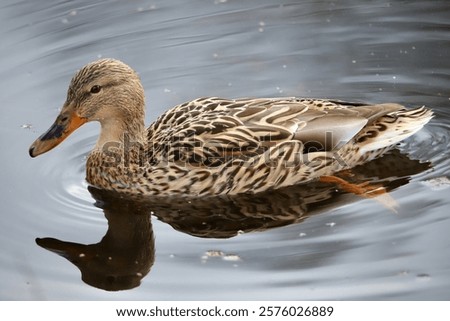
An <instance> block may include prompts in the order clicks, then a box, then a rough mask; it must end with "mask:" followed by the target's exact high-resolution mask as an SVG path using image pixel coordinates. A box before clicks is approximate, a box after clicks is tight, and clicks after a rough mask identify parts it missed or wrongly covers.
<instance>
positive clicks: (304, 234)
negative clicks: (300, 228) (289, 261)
mask: <svg viewBox="0 0 450 321" xmlns="http://www.w3.org/2000/svg"><path fill="white" fill-rule="evenodd" d="M298 236H300V237H305V236H306V233H303V232H302V233H300V234H299V235H298Z"/></svg>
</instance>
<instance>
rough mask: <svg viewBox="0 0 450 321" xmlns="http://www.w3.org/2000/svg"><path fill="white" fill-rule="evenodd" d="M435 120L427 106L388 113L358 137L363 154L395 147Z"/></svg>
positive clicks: (362, 131)
mask: <svg viewBox="0 0 450 321" xmlns="http://www.w3.org/2000/svg"><path fill="white" fill-rule="evenodd" d="M431 118H433V112H432V111H431V110H430V109H428V108H425V106H422V107H419V108H414V109H402V110H398V111H394V112H391V113H388V114H386V115H384V116H382V117H380V118H378V119H377V120H375V121H374V122H373V123H372V124H371V125H369V126H367V127H365V128H364V129H363V130H361V132H360V133H358V135H357V136H356V143H357V144H358V145H359V147H360V152H361V153H362V154H364V153H366V152H370V151H375V150H379V149H383V148H388V147H390V146H393V145H395V144H397V143H399V142H400V141H402V140H404V139H406V138H408V137H409V136H411V135H413V134H415V133H416V132H418V131H419V130H420V129H421V128H422V127H423V126H424V125H425V124H426V123H428V122H429V121H430V119H431Z"/></svg>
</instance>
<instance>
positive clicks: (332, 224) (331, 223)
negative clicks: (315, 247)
mask: <svg viewBox="0 0 450 321" xmlns="http://www.w3.org/2000/svg"><path fill="white" fill-rule="evenodd" d="M325 225H326V226H329V227H333V226H335V225H336V223H335V222H330V223H326V224H325Z"/></svg>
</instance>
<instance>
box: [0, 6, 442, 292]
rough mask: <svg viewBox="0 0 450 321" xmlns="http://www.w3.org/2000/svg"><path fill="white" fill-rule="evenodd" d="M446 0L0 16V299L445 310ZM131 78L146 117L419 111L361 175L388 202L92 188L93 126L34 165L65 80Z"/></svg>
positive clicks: (30, 10)
mask: <svg viewBox="0 0 450 321" xmlns="http://www.w3.org/2000/svg"><path fill="white" fill-rule="evenodd" d="M449 17H450V3H449V2H448V1H350V0H345V1H268V0H266V1H261V0H258V1H257V0H251V1H233V0H228V1H227V0H202V1H200V0H192V1H181V0H174V1H162V0H161V1H138V0H135V1H106V0H104V1H87V0H86V1H49V0H44V1H39V2H38V1H12V0H5V1H3V2H2V4H1V7H0V25H1V27H2V28H1V29H0V34H1V39H2V49H1V51H0V57H1V59H0V75H1V83H2V86H1V90H0V101H1V102H2V106H1V118H0V143H1V146H2V149H1V156H2V157H1V160H0V161H1V165H2V166H1V183H2V184H1V186H0V200H1V213H0V219H1V224H0V244H1V247H2V251H1V252H0V279H1V282H2V286H1V287H0V299H3V300H286V299H289V300H368V299H370V300H449V299H450V290H449V288H450V254H449V248H450V233H449V230H450V198H449V195H450V194H449V193H450V180H449V169H450V160H449V159H450V151H449V147H450V138H449V134H450V76H449V75H450V59H449V58H450V25H449V23H450V20H449ZM99 57H114V58H118V59H121V60H123V61H125V62H126V63H128V64H130V65H131V66H132V67H133V68H134V69H136V70H137V71H138V72H139V74H140V76H141V79H142V81H143V84H144V87H145V88H146V96H147V116H146V117H147V119H146V120H147V123H150V122H151V121H153V120H155V119H156V117H157V116H158V115H159V114H161V113H162V112H164V111H165V110H167V109H168V108H170V107H172V106H174V105H176V104H179V103H182V102H184V101H186V100H191V99H194V98H197V97H200V96H221V97H228V98H238V97H271V96H277V97H282V96H306V97H327V98H338V99H343V100H351V101H367V102H372V103H379V102H388V101H389V102H398V103H402V104H405V105H407V106H411V107H412V106H421V105H426V106H428V107H430V108H432V109H433V110H434V112H435V117H434V119H433V120H432V121H431V122H430V123H429V124H428V125H427V126H426V127H425V128H424V129H423V130H422V131H421V132H419V133H418V134H417V135H415V136H414V137H412V138H410V139H408V140H407V141H405V142H404V143H403V144H401V145H400V146H399V152H395V153H393V154H392V155H390V156H389V157H388V158H385V159H380V160H379V161H377V162H375V163H372V164H368V165H367V166H365V167H362V168H359V169H358V171H359V173H360V175H361V177H366V178H371V177H377V179H378V181H381V182H382V183H383V184H386V186H388V187H389V190H390V194H389V199H388V198H385V199H383V200H377V199H367V198H361V197H358V196H355V195H352V194H346V193H343V192H340V191H337V190H336V189H335V188H330V187H326V186H323V185H318V184H317V185H310V186H308V187H306V188H305V187H296V188H289V189H286V190H282V191H278V192H276V193H271V194H270V195H268V194H266V195H264V194H263V195H258V196H255V197H248V196H246V197H238V198H233V199H227V198H209V199H203V200H186V199H177V200H170V201H168V200H162V199H159V200H158V199H152V200H151V201H149V202H147V203H145V204H141V203H140V202H135V201H131V200H124V199H117V198H115V196H112V195H108V194H107V193H104V192H102V191H98V190H95V189H92V188H89V187H88V185H87V183H86V182H85V180H84V177H85V176H84V171H85V161H86V155H87V153H88V152H89V150H90V149H91V148H92V146H93V145H94V143H95V141H96V138H97V135H98V132H99V126H98V125H97V124H87V125H85V126H83V128H81V129H79V130H78V131H77V132H76V133H75V134H73V135H71V136H70V137H69V138H68V139H67V140H66V141H65V142H64V143H63V144H62V145H61V146H59V147H58V148H56V149H55V150H53V151H51V152H49V153H47V154H45V155H43V156H41V157H39V158H37V159H31V158H30V157H29V156H28V147H29V145H30V144H31V143H32V142H33V141H34V140H35V138H36V137H37V136H39V135H40V134H41V133H42V132H44V130H46V129H47V128H48V127H49V125H50V124H51V123H52V121H53V120H54V118H55V116H56V114H57V113H58V110H59V108H60V107H61V106H62V103H63V102H64V99H65V94H66V90H67V86H68V83H69V81H70V78H71V77H72V75H73V73H74V72H75V71H76V70H77V69H79V68H80V67H81V66H82V65H84V64H86V63H87V62H90V61H92V60H95V59H97V58H99Z"/></svg>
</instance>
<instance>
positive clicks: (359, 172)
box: [36, 150, 430, 291]
mask: <svg viewBox="0 0 450 321" xmlns="http://www.w3.org/2000/svg"><path fill="white" fill-rule="evenodd" d="M429 168H430V163H422V162H420V161H417V160H411V159H410V158H409V157H408V156H407V155H404V154H401V153H400V152H398V151H397V150H394V151H392V152H390V153H389V154H387V155H385V156H384V157H382V158H379V159H376V160H373V161H371V162H369V163H366V164H364V165H361V166H358V167H355V168H353V169H352V170H351V172H348V171H347V172H344V173H339V174H338V177H341V178H343V179H345V180H346V181H348V182H350V183H352V184H361V183H364V182H369V183H370V184H376V186H383V188H384V189H385V190H386V191H390V190H392V189H394V188H397V187H399V186H401V185H404V184H406V183H408V182H409V180H410V177H411V175H414V174H418V173H420V172H423V171H425V170H427V169H429ZM89 191H90V193H91V194H92V196H93V197H94V199H95V200H96V203H95V205H96V206H98V207H100V208H102V209H103V211H104V214H105V217H106V219H107V220H108V230H107V232H106V234H105V236H104V237H103V238H102V239H101V241H100V242H99V243H96V244H88V245H85V244H78V243H72V242H66V241H61V240H57V239H54V238H38V239H36V242H37V244H38V245H39V246H41V247H43V248H45V249H47V250H50V251H52V252H55V253H57V254H59V255H61V256H63V257H65V258H66V259H68V260H69V261H70V262H72V263H73V264H74V265H75V266H77V267H78V268H79V269H80V271H81V275H82V280H83V281H84V282H85V283H87V284H89V285H91V286H94V287H97V288H101V289H104V290H108V291H117V290H125V289H131V288H134V287H137V286H139V285H140V282H141V279H142V278H143V277H145V276H146V275H147V274H148V273H149V271H150V269H151V267H152V265H153V263H154V260H155V240H154V235H153V229H152V224H151V216H152V215H151V214H153V216H155V217H157V218H158V219H159V220H160V221H163V222H165V223H168V224H170V225H171V226H172V227H173V228H174V229H176V230H178V231H181V232H183V233H187V234H190V235H193V236H196V237H203V238H229V237H233V236H235V235H237V234H239V233H242V232H251V231H262V230H267V229H271V228H275V227H280V226H285V225H288V224H293V223H299V222H301V221H303V220H304V219H305V218H307V217H309V216H311V215H313V214H314V213H319V212H323V211H324V210H325V209H327V208H333V207H336V206H339V205H342V204H343V203H347V202H351V201H352V200H355V199H358V197H357V196H354V195H350V194H348V193H344V192H342V191H341V190H339V188H337V186H336V185H334V184H329V183H321V182H315V183H311V184H307V185H298V186H291V187H288V188H283V189H278V190H274V191H267V192H264V193H260V194H255V195H250V194H248V195H247V194H245V195H235V196H217V197H213V196H211V197H203V198H193V197H164V198H162V197H152V198H146V199H145V200H142V199H136V198H132V197H128V196H124V195H119V194H116V193H113V192H108V191H104V190H99V189H96V188H93V187H89Z"/></svg>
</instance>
